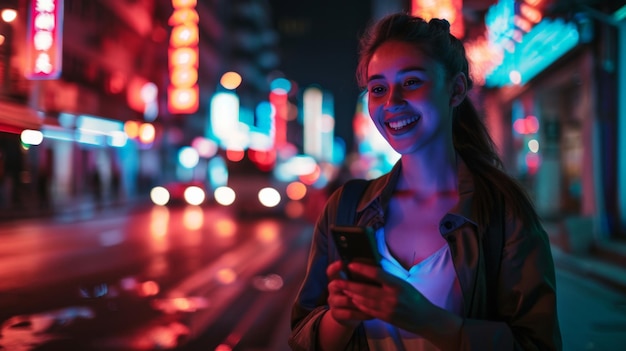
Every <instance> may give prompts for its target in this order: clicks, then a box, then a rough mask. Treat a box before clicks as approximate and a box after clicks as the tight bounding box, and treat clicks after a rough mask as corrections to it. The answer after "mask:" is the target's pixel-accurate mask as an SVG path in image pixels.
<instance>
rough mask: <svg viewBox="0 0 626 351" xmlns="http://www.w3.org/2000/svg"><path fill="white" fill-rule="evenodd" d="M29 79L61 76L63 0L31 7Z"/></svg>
mask: <svg viewBox="0 0 626 351" xmlns="http://www.w3.org/2000/svg"><path fill="white" fill-rule="evenodd" d="M29 16H30V18H29V27H28V37H27V38H28V43H27V47H28V56H27V66H26V78H28V79H56V78H58V77H59V75H60V74H61V66H62V65H61V63H62V60H61V51H62V50H61V47H62V45H61V43H62V38H63V25H62V23H63V0H33V1H32V2H31V4H30V13H29Z"/></svg>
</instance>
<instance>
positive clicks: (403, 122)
mask: <svg viewBox="0 0 626 351" xmlns="http://www.w3.org/2000/svg"><path fill="white" fill-rule="evenodd" d="M418 119H419V117H418V116H414V117H411V118H409V119H403V120H400V121H394V122H389V123H388V124H389V127H391V128H393V129H396V130H398V129H402V127H404V126H406V125H407V124H410V123H413V122H415V121H417V120H418Z"/></svg>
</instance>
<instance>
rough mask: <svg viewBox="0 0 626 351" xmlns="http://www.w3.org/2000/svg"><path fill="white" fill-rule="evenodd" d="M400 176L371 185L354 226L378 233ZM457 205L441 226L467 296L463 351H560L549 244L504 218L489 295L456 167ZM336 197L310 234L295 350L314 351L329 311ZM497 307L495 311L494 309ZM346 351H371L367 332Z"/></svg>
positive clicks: (469, 195) (470, 190)
mask: <svg viewBox="0 0 626 351" xmlns="http://www.w3.org/2000/svg"><path fill="white" fill-rule="evenodd" d="M399 174H400V163H399V162H398V164H396V166H394V168H393V169H392V170H391V172H389V173H388V174H386V175H383V176H381V177H379V178H377V179H374V180H373V181H371V184H370V185H369V186H368V188H367V189H366V190H365V192H364V194H363V196H362V197H361V200H360V202H359V204H358V206H357V215H356V222H357V223H356V224H357V225H361V226H371V227H373V228H374V229H378V228H380V227H382V226H383V225H384V224H385V211H386V208H387V205H388V203H389V200H390V198H391V195H392V193H393V190H394V188H395V186H396V183H397V179H398V175H399ZM458 179H459V184H458V186H459V202H458V204H457V205H456V206H455V207H454V208H453V209H452V210H450V211H449V212H448V213H447V214H446V215H445V216H444V217H443V218H442V219H441V221H440V233H441V235H442V236H443V237H444V238H445V240H446V241H447V243H448V245H449V246H450V252H451V254H452V257H453V261H454V266H455V269H456V272H457V277H458V279H459V283H460V286H461V290H462V293H463V306H464V311H463V316H462V317H464V323H463V327H462V330H461V334H460V336H459V337H460V345H461V348H460V349H461V350H480V351H488V350H497V351H506V350H561V348H562V345H561V334H560V329H559V324H558V318H557V311H556V282H555V271H554V263H553V259H552V254H551V251H550V243H549V240H548V237H547V235H546V232H545V231H544V230H543V229H542V228H540V229H535V230H529V229H528V228H527V226H523V225H522V223H521V221H520V220H519V219H518V218H514V217H513V215H512V214H510V213H507V214H506V216H505V217H506V218H505V219H504V222H503V223H504V231H505V233H504V234H503V235H504V238H503V248H502V253H501V263H500V271H499V274H498V277H497V283H496V284H490V286H494V287H495V290H496V291H495V292H489V293H488V291H487V281H486V280H487V274H486V273H487V272H486V269H485V264H484V262H485V254H484V252H483V246H482V245H481V244H480V240H482V238H480V236H481V235H482V236H484V237H485V240H487V239H488V231H487V230H485V231H484V232H483V233H479V231H478V229H477V226H476V224H475V223H477V221H476V220H475V219H474V218H472V199H473V194H474V182H473V179H472V175H471V173H470V172H469V170H468V169H467V167H466V166H465V165H464V164H462V163H461V164H460V165H459V167H458ZM342 189H343V187H341V188H339V189H337V191H335V192H334V193H333V194H332V195H331V197H330V198H329V201H328V202H327V204H326V208H325V209H324V212H323V213H322V214H321V216H320V217H319V219H318V221H317V224H316V226H315V231H314V234H313V242H312V245H311V250H310V253H309V260H308V267H307V272H306V276H305V278H304V281H303V283H302V285H301V288H300V291H299V293H298V295H297V297H296V301H295V303H294V305H293V308H292V318H291V329H292V332H291V335H290V337H289V345H290V346H291V348H292V350H296V351H312V350H316V340H317V338H318V335H317V332H318V325H319V321H320V320H321V317H322V315H323V314H324V313H325V312H326V311H327V310H328V305H327V301H326V300H327V297H328V290H327V285H328V278H327V276H326V268H327V266H328V265H329V264H330V263H332V262H334V261H336V260H338V259H339V256H338V253H337V251H336V248H335V246H334V243H333V241H332V239H331V236H330V235H329V234H330V233H329V232H330V229H329V228H330V226H331V225H332V224H334V223H335V222H336V218H335V217H336V213H337V205H338V201H339V195H340V193H341V191H342ZM494 304H495V306H494ZM346 350H368V346H367V339H366V336H365V332H364V328H363V327H362V324H361V326H360V327H359V328H357V330H356V331H355V333H354V335H353V337H352V339H351V341H350V344H349V345H348V347H347V348H346Z"/></svg>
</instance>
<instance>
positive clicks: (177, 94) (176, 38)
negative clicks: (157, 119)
mask: <svg viewBox="0 0 626 351" xmlns="http://www.w3.org/2000/svg"><path fill="white" fill-rule="evenodd" d="M172 6H173V7H174V13H172V15H171V16H170V19H169V24H170V25H172V26H173V28H172V33H171V36H170V48H169V68H170V86H169V87H168V89H167V90H168V99H167V107H168V110H169V111H170V113H181V114H183V113H185V114H186V113H194V112H196V111H197V110H198V105H199V99H200V97H199V95H200V94H199V88H198V41H199V35H198V13H197V12H196V9H195V7H196V1H195V0H172Z"/></svg>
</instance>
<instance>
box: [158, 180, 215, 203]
mask: <svg viewBox="0 0 626 351" xmlns="http://www.w3.org/2000/svg"><path fill="white" fill-rule="evenodd" d="M150 199H151V200H152V203H154V204H155V205H159V206H170V205H180V204H187V205H195V206H199V205H202V204H204V203H205V202H206V199H207V189H206V186H205V185H204V183H203V182H200V181H186V182H183V181H174V182H170V183H167V184H165V185H161V186H156V187H154V188H152V190H151V191H150Z"/></svg>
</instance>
